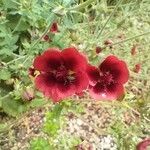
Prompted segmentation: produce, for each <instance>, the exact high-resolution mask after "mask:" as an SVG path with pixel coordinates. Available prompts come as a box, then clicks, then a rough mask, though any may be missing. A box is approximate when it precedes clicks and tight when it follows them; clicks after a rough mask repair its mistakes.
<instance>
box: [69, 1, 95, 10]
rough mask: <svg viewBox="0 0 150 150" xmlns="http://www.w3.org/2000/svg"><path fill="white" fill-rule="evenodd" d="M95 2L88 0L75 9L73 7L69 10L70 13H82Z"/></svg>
mask: <svg viewBox="0 0 150 150" xmlns="http://www.w3.org/2000/svg"><path fill="white" fill-rule="evenodd" d="M94 1H95V0H87V1H85V2H84V3H81V4H80V5H77V6H74V7H71V8H69V9H68V10H69V11H72V10H73V11H80V10H82V9H83V8H85V7H86V6H88V5H90V4H91V3H92V2H94Z"/></svg>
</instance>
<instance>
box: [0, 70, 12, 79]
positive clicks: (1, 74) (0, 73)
mask: <svg viewBox="0 0 150 150" xmlns="http://www.w3.org/2000/svg"><path fill="white" fill-rule="evenodd" d="M10 77H11V73H10V72H9V71H8V70H6V69H2V70H0V79H1V80H8V79H10Z"/></svg>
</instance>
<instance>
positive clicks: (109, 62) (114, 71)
mask: <svg viewBox="0 0 150 150" xmlns="http://www.w3.org/2000/svg"><path fill="white" fill-rule="evenodd" d="M87 73H88V76H89V80H90V87H89V92H90V95H91V96H92V97H93V98H94V99H103V100H114V99H118V98H120V97H121V96H123V94H124V87H123V84H124V83H126V82H127V81H128V78H129V71H128V68H127V65H126V64H125V62H124V61H122V60H119V59H118V58H117V57H115V56H113V55H112V56H108V57H107V58H106V59H105V60H104V61H103V62H102V63H101V64H100V65H99V67H98V68H96V67H94V66H90V65H89V66H88V68H87Z"/></svg>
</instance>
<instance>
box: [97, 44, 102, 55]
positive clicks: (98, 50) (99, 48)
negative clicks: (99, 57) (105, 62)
mask: <svg viewBox="0 0 150 150" xmlns="http://www.w3.org/2000/svg"><path fill="white" fill-rule="evenodd" d="M101 51H102V48H101V47H100V46H97V47H96V54H99V53H100V52H101Z"/></svg>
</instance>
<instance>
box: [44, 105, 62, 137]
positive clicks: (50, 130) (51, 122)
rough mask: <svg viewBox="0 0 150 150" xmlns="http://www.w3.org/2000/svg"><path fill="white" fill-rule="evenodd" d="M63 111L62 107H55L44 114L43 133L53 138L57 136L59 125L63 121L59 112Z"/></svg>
mask: <svg viewBox="0 0 150 150" xmlns="http://www.w3.org/2000/svg"><path fill="white" fill-rule="evenodd" d="M62 109H63V105H61V104H60V105H59V104H57V105H55V106H54V108H53V109H52V110H51V111H50V112H48V113H47V114H46V122H45V124H44V131H45V132H46V133H47V134H49V135H51V136H54V135H56V134H57V132H58V130H59V129H60V127H61V125H62V124H63V120H62V117H61V112H62Z"/></svg>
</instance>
